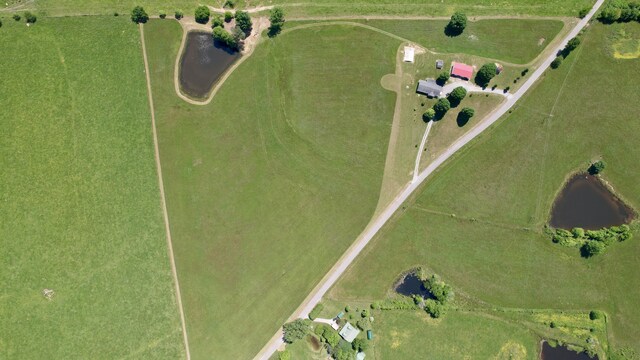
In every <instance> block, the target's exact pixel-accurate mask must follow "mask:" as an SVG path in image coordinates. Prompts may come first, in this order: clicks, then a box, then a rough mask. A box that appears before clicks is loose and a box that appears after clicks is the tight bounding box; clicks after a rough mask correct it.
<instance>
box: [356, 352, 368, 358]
mask: <svg viewBox="0 0 640 360" xmlns="http://www.w3.org/2000/svg"><path fill="white" fill-rule="evenodd" d="M365 357H366V354H365V353H363V352H362V351H361V352H359V353H357V354H356V360H364V358H365Z"/></svg>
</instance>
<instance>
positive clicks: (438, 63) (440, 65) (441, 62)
mask: <svg viewBox="0 0 640 360" xmlns="http://www.w3.org/2000/svg"><path fill="white" fill-rule="evenodd" d="M443 67H444V60H436V69H442V68H443Z"/></svg>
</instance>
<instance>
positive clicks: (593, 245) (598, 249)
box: [580, 240, 607, 258]
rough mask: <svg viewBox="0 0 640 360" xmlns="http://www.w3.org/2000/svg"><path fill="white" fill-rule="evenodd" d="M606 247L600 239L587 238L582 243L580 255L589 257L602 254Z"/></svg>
mask: <svg viewBox="0 0 640 360" xmlns="http://www.w3.org/2000/svg"><path fill="white" fill-rule="evenodd" d="M606 247H607V246H606V245H605V244H604V243H603V242H601V241H597V240H589V241H587V242H585V243H584V245H582V248H581V249H580V251H581V252H582V256H584V257H586V258H590V257H592V256H595V255H599V254H602V253H603V252H604V251H605V249H606Z"/></svg>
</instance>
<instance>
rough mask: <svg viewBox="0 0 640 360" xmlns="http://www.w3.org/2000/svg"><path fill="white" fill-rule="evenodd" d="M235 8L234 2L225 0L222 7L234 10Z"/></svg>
mask: <svg viewBox="0 0 640 360" xmlns="http://www.w3.org/2000/svg"><path fill="white" fill-rule="evenodd" d="M235 6H236V2H235V1H234V0H226V1H225V2H224V4H223V5H222V7H223V8H232V9H233V8H234V7H235Z"/></svg>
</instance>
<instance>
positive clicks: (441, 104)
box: [433, 98, 451, 118]
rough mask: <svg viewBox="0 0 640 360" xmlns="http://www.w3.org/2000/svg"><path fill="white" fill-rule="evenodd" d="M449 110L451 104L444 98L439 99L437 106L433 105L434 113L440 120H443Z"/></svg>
mask: <svg viewBox="0 0 640 360" xmlns="http://www.w3.org/2000/svg"><path fill="white" fill-rule="evenodd" d="M449 109H451V103H449V100H447V99H444V98H441V99H438V101H437V102H436V103H435V105H433V111H435V113H436V117H438V118H442V117H443V116H444V114H446V113H447V111H449Z"/></svg>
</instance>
